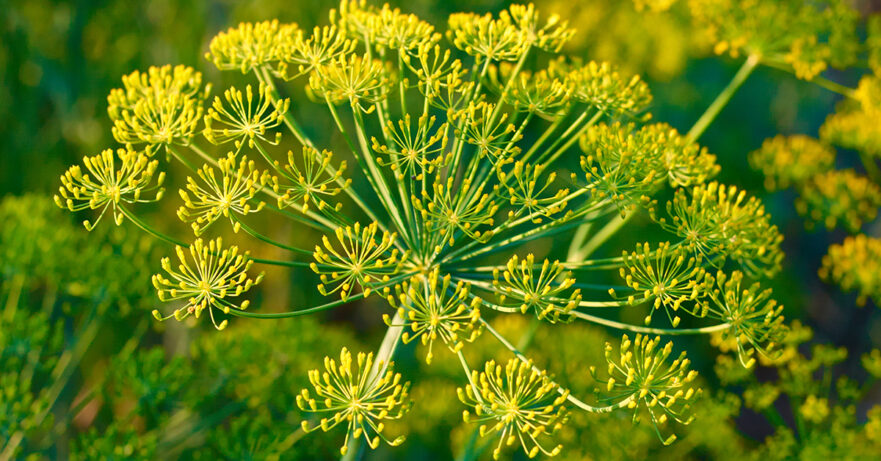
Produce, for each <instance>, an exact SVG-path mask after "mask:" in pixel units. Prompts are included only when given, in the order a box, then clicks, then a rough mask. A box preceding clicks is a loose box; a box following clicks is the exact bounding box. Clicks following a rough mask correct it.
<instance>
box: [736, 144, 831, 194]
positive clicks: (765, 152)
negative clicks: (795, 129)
mask: <svg viewBox="0 0 881 461" xmlns="http://www.w3.org/2000/svg"><path fill="white" fill-rule="evenodd" d="M749 163H750V165H752V167H753V168H755V169H757V170H761V172H762V174H764V176H765V187H766V188H767V189H768V190H778V189H785V188H787V187H790V186H798V185H801V184H803V183H805V182H807V181H808V180H809V179H810V178H811V177H813V176H816V175H818V174H821V173H826V172H827V171H829V170H831V169H832V168H833V167H834V164H835V150H834V149H832V148H830V147H829V146H827V145H826V144H825V143H823V142H821V141H818V140H816V139H814V138H811V137H810V136H804V135H794V136H783V135H777V136H775V137H774V138H771V139H767V140H765V142H764V143H762V147H761V148H760V149H758V150H755V151H753V152H751V153H750V154H749Z"/></svg>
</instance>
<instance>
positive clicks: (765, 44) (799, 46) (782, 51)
mask: <svg viewBox="0 0 881 461" xmlns="http://www.w3.org/2000/svg"><path fill="white" fill-rule="evenodd" d="M689 7H690V11H691V14H692V17H693V22H694V24H695V25H696V26H697V27H699V28H701V29H703V32H704V33H705V34H706V35H707V36H708V38H709V39H710V40H711V41H712V42H713V43H715V44H716V45H715V51H716V53H719V54H721V53H725V52H728V53H731V54H732V55H735V56H736V55H738V54H740V53H746V54H750V55H756V56H760V57H762V58H763V59H770V60H774V61H779V62H781V63H785V64H787V65H790V66H792V68H793V70H794V71H795V74H796V76H798V77H799V78H803V79H806V80H810V79H812V78H814V77H815V76H816V75H818V74H819V73H821V72H823V71H824V70H825V69H826V68H827V67H828V66H830V65H831V66H834V67H844V66H848V65H850V64H852V63H854V62H855V61H856V59H857V55H858V52H859V41H858V39H857V35H856V26H857V21H858V19H859V16H858V13H857V11H856V10H854V9H853V8H852V7H851V5H850V4H849V3H848V2H846V1H843V0H829V1H822V2H804V1H801V0H774V1H767V0H689ZM781 24H785V25H786V27H781Z"/></svg>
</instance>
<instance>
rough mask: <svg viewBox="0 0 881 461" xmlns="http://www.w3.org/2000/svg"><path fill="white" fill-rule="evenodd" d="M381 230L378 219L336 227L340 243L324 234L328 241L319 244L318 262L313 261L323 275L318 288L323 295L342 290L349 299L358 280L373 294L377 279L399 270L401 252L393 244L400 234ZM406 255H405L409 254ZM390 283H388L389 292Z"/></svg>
mask: <svg viewBox="0 0 881 461" xmlns="http://www.w3.org/2000/svg"><path fill="white" fill-rule="evenodd" d="M378 233H379V226H378V224H377V223H370V224H368V225H367V226H363V227H362V226H361V224H360V223H355V225H354V226H346V227H338V228H337V229H336V231H334V235H335V236H336V240H337V242H336V243H337V245H334V244H332V243H331V241H330V239H329V238H327V236H324V237H322V238H321V241H322V243H323V245H324V248H322V247H321V246H320V245H315V252H314V253H313V256H314V257H315V262H314V263H312V264H311V265H310V267H311V268H312V270H313V271H314V272H315V273H316V274H319V275H320V277H321V284H319V285H318V291H319V292H321V294H323V295H325V296H326V295H328V294H330V293H336V292H337V291H339V292H340V298H342V299H343V300H346V299H347V298H348V297H349V295H350V294H351V293H352V290H353V289H354V288H355V284H357V285H358V286H359V287H360V288H361V290H362V291H363V292H364V296H369V295H370V292H371V291H372V290H373V287H374V286H375V285H376V284H377V283H381V282H386V281H388V280H389V275H391V274H394V273H395V272H397V266H398V264H399V263H400V262H401V261H400V260H399V256H398V255H399V252H398V249H397V248H392V247H393V246H394V244H395V239H396V238H397V235H396V234H395V233H391V234H389V233H387V232H383V233H382V237H381V238H380V240H379V241H377V239H376V237H377V234H378ZM405 257H406V256H404V258H405ZM388 290H389V288H388V286H386V287H385V291H386V293H387V292H388Z"/></svg>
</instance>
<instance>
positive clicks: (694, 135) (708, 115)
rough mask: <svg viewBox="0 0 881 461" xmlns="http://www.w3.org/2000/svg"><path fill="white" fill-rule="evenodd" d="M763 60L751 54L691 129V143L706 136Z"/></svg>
mask: <svg viewBox="0 0 881 461" xmlns="http://www.w3.org/2000/svg"><path fill="white" fill-rule="evenodd" d="M760 61H761V59H760V58H759V56H758V55H755V54H751V55H749V57H747V58H746V61H744V62H743V65H741V66H740V69H739V70H738V71H737V73H736V74H734V78H732V79H731V81H730V82H729V83H728V86H726V87H725V89H724V90H722V92H721V93H719V96H716V99H715V100H714V101H713V103H712V104H710V107H707V110H706V111H705V112H704V114H703V115H701V117H700V118H699V119H698V121H697V122H695V124H694V126H693V127H691V130H689V131H688V134H687V135H686V138H688V140H690V141H695V140H697V139H698V138H700V137H701V135H702V134H704V131H706V129H707V127H708V126H710V123H712V122H713V120H715V119H716V116H717V115H719V112H721V111H722V109H723V108H724V107H725V106H726V105H727V104H728V101H730V100H731V97H732V96H734V93H736V92H737V89H738V88H740V86H741V85H743V82H745V81H746V79H747V77H749V76H750V74H752V72H753V70H755V68H756V66H758V65H759V62H760Z"/></svg>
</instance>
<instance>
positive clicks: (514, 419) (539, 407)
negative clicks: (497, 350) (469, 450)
mask: <svg viewBox="0 0 881 461" xmlns="http://www.w3.org/2000/svg"><path fill="white" fill-rule="evenodd" d="M469 379H470V382H471V384H468V385H466V386H465V388H464V389H462V388H460V389H459V390H458V392H459V399H460V400H462V402H463V403H465V404H466V405H468V406H469V407H473V410H472V411H469V410H466V411H465V412H464V418H465V422H474V423H478V424H480V434H481V436H485V435H493V436H496V437H498V438H499V442H498V444H497V445H496V448H495V449H494V450H493V458H494V459H499V457H500V456H501V453H502V450H503V449H504V447H506V446H512V445H514V444H515V443H517V442H519V443H520V445H521V446H522V447H523V450H524V451H525V452H526V454H527V455H529V457H530V458H534V457H536V456H537V455H538V454H539V453H543V454H544V455H547V456H555V455H557V454H558V453H560V450H562V448H563V447H562V446H561V445H554V446H548V445H547V443H548V442H546V441H545V440H544V439H547V438H550V437H551V436H552V435H553V434H554V432H556V431H558V430H559V429H560V428H561V427H562V426H563V424H564V423H565V422H566V408H565V407H564V406H563V402H565V401H566V397H567V396H568V394H569V393H568V391H564V390H560V389H559V387H558V386H557V384H556V383H554V382H553V381H552V380H551V378H550V377H549V376H548V375H547V373H546V372H543V371H537V370H536V369H535V368H534V367H533V366H532V363H528V362H523V361H521V360H519V359H510V360H508V363H506V364H505V365H500V364H497V363H496V362H495V361H494V360H491V361H489V362H487V363H486V365H485V366H484V371H482V372H478V371H477V370H474V371H472V372H471V376H469Z"/></svg>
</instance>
